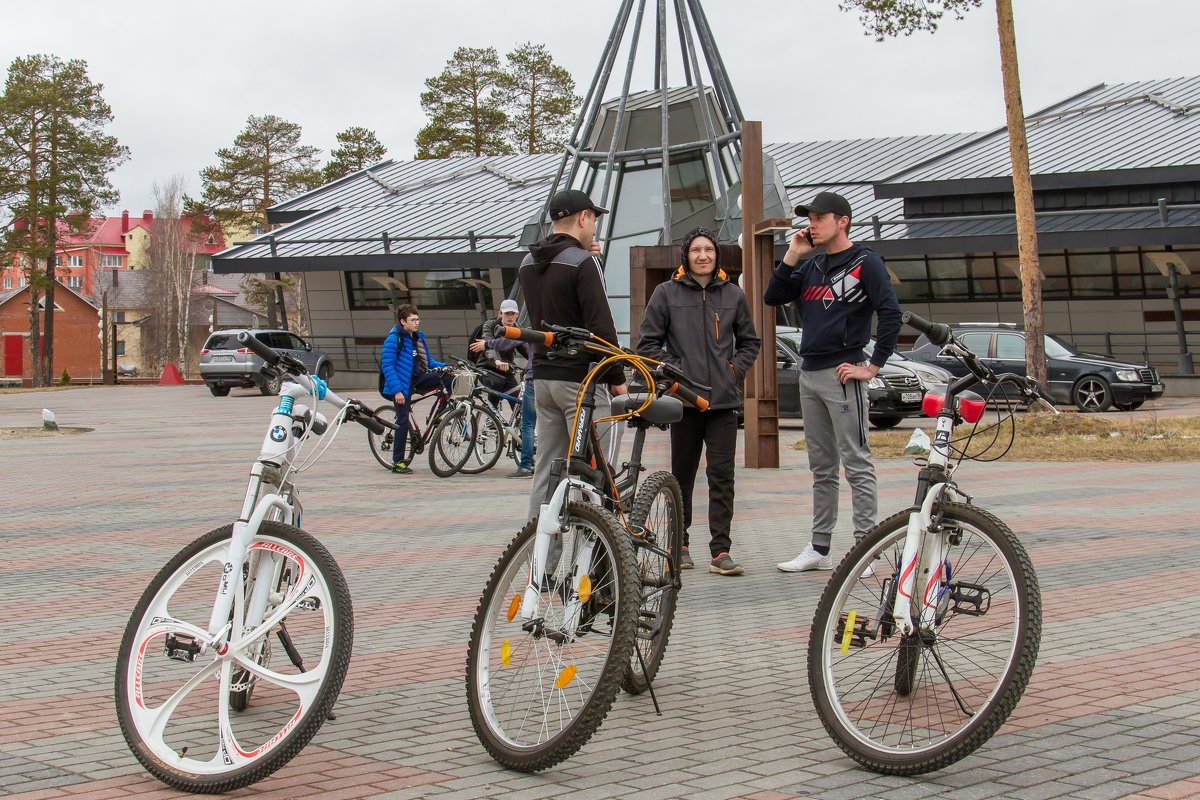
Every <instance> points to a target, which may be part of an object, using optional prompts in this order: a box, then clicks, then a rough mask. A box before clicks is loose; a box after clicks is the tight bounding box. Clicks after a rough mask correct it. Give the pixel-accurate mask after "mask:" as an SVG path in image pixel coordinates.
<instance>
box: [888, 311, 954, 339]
mask: <svg viewBox="0 0 1200 800" xmlns="http://www.w3.org/2000/svg"><path fill="white" fill-rule="evenodd" d="M900 321H901V322H902V323H904V324H905V325H908V326H909V327H911V328H913V329H914V330H916V331H917V332H919V333H923V334H925V335H926V336H927V337H929V341H931V342H933V343H934V344H936V345H944V344H946V343H947V342H949V341H950V339H951V338H952V334H951V331H950V326H949V325H946V324H945V323H942V322H930V321H929V320H927V319H924V318H922V317H918V316H917V315H916V314H914V313H912V312H911V311H905V312H904V314H903V315H901V317H900Z"/></svg>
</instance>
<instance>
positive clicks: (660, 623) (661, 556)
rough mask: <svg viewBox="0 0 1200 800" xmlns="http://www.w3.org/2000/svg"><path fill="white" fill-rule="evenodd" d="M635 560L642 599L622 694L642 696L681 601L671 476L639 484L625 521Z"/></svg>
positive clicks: (678, 519) (679, 523) (679, 528)
mask: <svg viewBox="0 0 1200 800" xmlns="http://www.w3.org/2000/svg"><path fill="white" fill-rule="evenodd" d="M629 524H630V525H631V526H632V527H633V533H634V536H633V555H634V559H635V560H636V561H637V568H638V577H639V578H640V580H641V586H642V597H641V605H640V606H639V607H638V627H637V646H636V648H635V650H634V652H633V654H632V655H631V656H630V658H629V668H628V669H627V670H626V671H625V677H624V678H623V679H622V680H621V688H622V689H624V690H625V691H627V692H629V693H630V694H641V693H642V692H644V691H646V689H647V688H649V686H650V683H651V681H653V680H654V676H655V675H657V674H658V668H659V667H660V666H661V665H662V660H663V656H664V655H665V654H666V652H667V640H668V639H669V638H670V637H671V623H672V622H673V621H674V619H675V604H676V603H677V602H678V600H679V588H680V586H681V584H680V581H679V572H678V570H679V548H680V547H682V546H683V495H682V493H681V492H680V490H679V482H678V481H677V480H675V476H674V475H672V474H671V473H669V472H655V473H654V474H653V475H651V476H650V477H648V478H646V480H645V481H643V482H642V485H641V487H640V488H638V492H637V496H636V497H635V498H634V500H633V511H632V512H631V513H630V515H629Z"/></svg>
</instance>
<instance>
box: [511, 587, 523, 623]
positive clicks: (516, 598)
mask: <svg viewBox="0 0 1200 800" xmlns="http://www.w3.org/2000/svg"><path fill="white" fill-rule="evenodd" d="M520 607H521V595H519V594H515V595H513V599H512V602H511V603H509V604H508V621H509V622H512V621H513V617H515V616H516V615H517V609H518V608H520Z"/></svg>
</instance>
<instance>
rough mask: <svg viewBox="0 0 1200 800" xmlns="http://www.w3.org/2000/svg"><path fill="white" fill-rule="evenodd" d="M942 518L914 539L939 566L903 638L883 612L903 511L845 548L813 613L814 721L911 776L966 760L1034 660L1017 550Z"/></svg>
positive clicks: (953, 515) (875, 763) (1032, 600)
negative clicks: (932, 552)
mask: <svg viewBox="0 0 1200 800" xmlns="http://www.w3.org/2000/svg"><path fill="white" fill-rule="evenodd" d="M943 512H944V516H943V524H944V529H943V531H942V532H941V533H936V534H934V533H927V534H925V536H924V537H923V540H922V542H921V548H922V551H925V550H926V549H927V548H931V547H938V548H941V551H942V552H943V554H944V558H943V559H942V563H941V564H940V568H939V569H937V570H936V574H935V575H934V576H933V577H932V578H931V579H930V580H928V581H925V580H920V579H918V580H917V582H916V590H915V591H913V595H914V596H915V597H917V598H918V599H917V601H916V602H914V603H912V607H913V610H912V611H911V614H912V616H913V617H914V620H915V621H916V622H917V627H916V629H915V630H913V631H911V632H909V633H905V632H904V630H903V629H902V627H901V625H900V623H899V621H898V620H897V619H896V618H895V617H894V616H893V613H892V611H893V608H894V606H893V601H894V599H895V597H896V594H897V588H898V586H899V585H900V584H899V578H898V576H899V575H900V569H899V564H898V562H899V560H900V556H901V553H902V551H903V549H904V540H905V536H906V534H907V528H908V517H909V512H908V511H904V512H901V513H899V514H895V515H893V516H891V517H889V518H888V519H886V520H884V521H883V522H881V523H879V524H878V525H876V526H875V527H874V528H873V529H872V530H871V531H870V532H869V533H868V534H867V535H866V536H864V537H863V539H862V541H861V542H859V543H858V544H856V545H855V546H854V548H853V549H851V550H850V552H849V553H848V554H847V555H846V557H845V558H843V559H842V561H841V563H840V564H838V566H837V569H836V570H835V571H834V573H833V576H832V577H831V578H830V580H829V583H828V585H827V586H826V587H825V591H824V592H823V593H822V595H821V599H820V601H819V602H818V604H817V611H816V615H815V616H814V617H813V624H812V629H811V632H810V634H809V641H808V683H809V688H810V690H811V692H812V696H813V701H814V703H815V705H816V709H817V714H818V715H819V716H820V718H821V722H822V723H823V724H824V726H825V730H826V731H828V732H829V734H830V736H832V737H833V739H834V741H835V742H836V743H837V745H838V747H840V748H842V750H844V751H845V752H846V754H847V755H849V756H850V757H851V758H853V759H854V760H855V761H857V762H858V763H860V764H862V765H863V766H865V767H866V768H868V769H871V770H874V771H876V772H882V773H888V774H893V775H917V774H920V773H924V772H930V771H932V770H936V769H941V768H942V767H945V766H947V765H949V764H952V763H954V762H955V761H958V760H959V759H961V758H963V757H965V756H967V755H969V754H970V753H972V752H974V751H975V750H976V749H977V748H978V747H979V746H980V745H982V744H983V743H984V742H986V741H987V740H988V739H989V738H991V736H992V734H994V733H995V732H996V730H997V729H999V727H1000V726H1001V725H1002V724H1003V723H1004V721H1005V720H1006V719H1008V715H1009V714H1010V713H1012V710H1013V709H1014V708H1015V707H1016V705H1017V702H1018V701H1019V700H1020V699H1021V694H1022V692H1024V691H1025V685H1026V684H1027V683H1028V681H1029V676H1030V674H1031V673H1032V672H1033V665H1034V662H1035V661H1036V660H1037V652H1038V644H1039V642H1040V640H1041V629H1042V617H1041V594H1040V592H1039V590H1038V583H1037V576H1036V575H1035V574H1034V571H1033V565H1032V563H1031V562H1030V560H1029V556H1028V554H1027V553H1026V552H1025V549H1024V547H1022V545H1021V543H1020V541H1019V540H1018V539H1017V538H1016V536H1015V535H1014V534H1013V532H1012V531H1011V530H1009V529H1008V527H1007V526H1006V525H1005V524H1004V523H1003V522H1001V521H1000V520H999V519H997V518H996V517H994V516H992V515H991V514H989V513H988V512H986V511H983V510H982V509H977V508H974V507H973V506H966V505H960V504H957V503H947V504H945V505H944V506H943ZM922 563H923V562H922V556H921V555H920V554H919V555H918V559H917V564H918V565H920V564H922ZM868 567H873V574H871V575H870V577H862V576H863V574H864V573H866V572H872V570H869V569H868ZM923 598H924V599H925V600H923ZM926 602H928V608H927V609H926V611H925V618H924V619H922V618H921V616H920V615H921V610H920V607H922V606H924V605H925V603H926Z"/></svg>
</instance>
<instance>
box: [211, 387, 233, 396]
mask: <svg viewBox="0 0 1200 800" xmlns="http://www.w3.org/2000/svg"><path fill="white" fill-rule="evenodd" d="M208 390H209V391H210V392H212V396H213V397H228V396H229V387H228V386H217V385H216V384H209V387H208Z"/></svg>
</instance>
